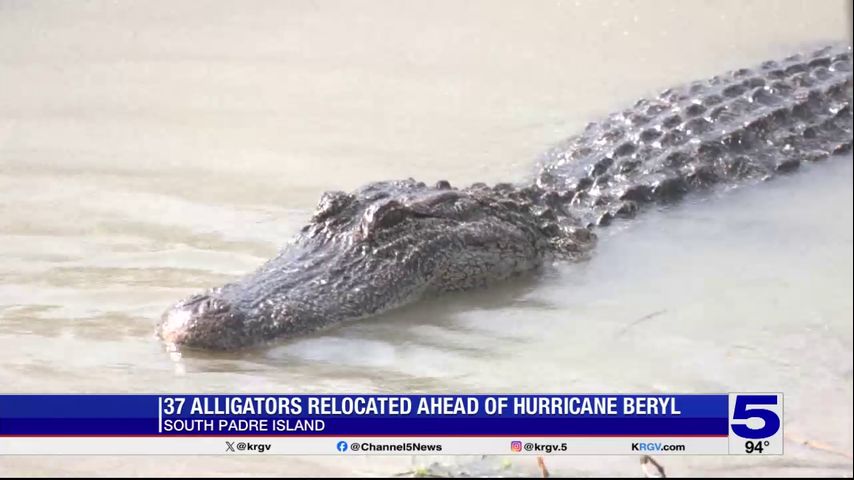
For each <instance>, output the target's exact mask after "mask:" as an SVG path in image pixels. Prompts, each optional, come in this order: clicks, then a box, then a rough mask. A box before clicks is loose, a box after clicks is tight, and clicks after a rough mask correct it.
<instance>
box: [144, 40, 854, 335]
mask: <svg viewBox="0 0 854 480" xmlns="http://www.w3.org/2000/svg"><path fill="white" fill-rule="evenodd" d="M851 100H852V77H851V48H850V47H847V46H846V47H828V48H824V49H821V50H818V51H815V52H812V53H809V54H805V55H796V56H792V57H789V58H786V59H785V60H782V61H779V62H766V63H764V64H762V65H761V66H759V67H757V68H755V69H741V70H736V71H733V72H730V73H728V74H726V75H722V76H718V77H714V78H712V79H710V80H707V81H703V82H694V83H691V84H689V85H686V86H682V87H679V88H673V89H669V90H665V91H664V92H662V93H661V94H660V95H659V96H658V97H656V98H653V99H645V100H641V101H639V102H637V103H636V104H635V105H634V106H633V107H631V108H629V109H627V110H625V111H623V112H620V113H616V114H613V115H611V116H610V117H608V118H607V119H605V120H604V121H602V122H599V123H591V124H590V125H588V126H587V128H586V129H585V130H584V132H582V133H581V134H580V135H578V136H575V137H572V138H570V139H568V140H566V141H565V142H563V143H562V144H561V145H560V146H558V147H556V148H554V149H553V150H551V151H550V152H549V153H547V154H546V155H545V157H544V161H543V162H542V164H541V167H540V171H539V174H538V175H537V177H536V180H535V181H534V182H533V184H530V185H511V184H498V185H495V186H493V187H488V186H486V185H483V184H474V185H471V186H469V187H466V188H461V189H456V188H453V187H451V186H450V185H449V184H448V183H447V182H444V181H440V182H438V183H437V184H436V185H435V186H427V185H425V184H424V183H420V182H416V181H414V180H412V179H410V180H404V181H393V182H377V183H371V184H368V185H366V186H364V187H362V188H360V189H358V190H356V191H354V192H351V193H349V194H348V193H344V192H327V193H325V194H324V195H323V197H322V198H321V201H320V204H319V205H318V208H317V211H316V212H315V214H314V215H313V216H312V218H311V220H310V221H309V223H308V224H307V225H306V226H305V227H303V228H302V230H301V231H300V232H299V233H298V234H297V235H296V237H295V238H294V239H293V240H292V241H291V242H290V244H289V245H288V246H287V247H285V249H284V250H282V252H281V253H280V254H279V255H278V256H276V257H275V258H273V259H271V260H269V261H268V262H267V263H265V264H264V265H262V266H261V267H260V268H259V269H258V270H257V271H255V272H254V273H251V274H249V275H247V276H245V277H243V278H240V279H238V280H236V281H235V282H232V283H229V284H226V285H224V286H221V287H217V288H213V289H210V290H208V291H206V292H203V293H200V294H197V295H193V296H191V297H189V298H187V299H185V300H183V301H181V302H179V303H177V304H175V305H174V306H172V307H171V308H170V309H169V310H167V311H166V312H165V313H164V314H163V317H162V319H161V322H160V324H159V325H158V328H157V332H158V334H159V335H160V336H161V338H163V339H164V340H166V341H168V342H171V343H176V344H181V345H187V346H192V347H201V348H210V349H234V348H240V347H245V346H250V345H253V344H257V343H260V342H263V341H267V340H271V339H274V338H290V337H294V336H298V335H300V334H304V333H307V332H311V331H314V330H317V329H319V328H322V327H326V326H329V325H333V324H336V323H339V322H341V321H345V320H353V319H358V318H364V317H369V316H372V315H376V314H378V313H381V312H383V311H386V310H389V309H392V308H395V307H397V306H400V305H403V304H407V303H412V302H414V301H417V300H418V299H420V298H423V297H425V296H428V295H432V294H438V293H441V292H446V291H454V290H466V289H470V288H475V287H481V286H484V285H488V284H491V283H494V282H498V281H501V280H504V279H506V278H508V277H511V276H514V275H519V274H524V273H528V272H532V271H535V270H537V269H539V268H540V267H541V266H542V265H543V263H544V262H545V261H547V260H548V259H551V258H555V257H559V258H564V259H575V258H579V257H582V256H584V255H586V254H588V252H589V251H590V250H591V249H592V247H593V246H594V245H595V238H596V237H595V233H594V231H595V229H596V228H599V227H600V226H604V225H607V224H609V223H610V222H612V221H613V219H615V218H619V217H623V218H630V217H633V216H635V215H636V214H637V213H638V212H639V211H641V210H643V209H644V207H645V206H646V205H648V204H651V203H653V202H672V201H675V200H678V199H679V198H681V197H683V196H684V195H686V194H689V193H692V192H699V191H703V190H706V189H709V188H711V187H713V186H726V187H733V186H739V185H743V184H747V183H751V182H756V181H759V180H764V179H768V178H771V177H773V176H775V175H777V174H780V173H786V172H791V171H794V170H796V169H797V168H798V167H799V166H800V165H801V164H802V163H804V162H815V161H819V160H822V159H824V158H827V157H828V156H830V155H834V154H840V153H846V152H849V151H850V150H851V144H852V113H851Z"/></svg>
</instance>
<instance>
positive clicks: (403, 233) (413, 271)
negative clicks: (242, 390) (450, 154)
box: [157, 179, 592, 349]
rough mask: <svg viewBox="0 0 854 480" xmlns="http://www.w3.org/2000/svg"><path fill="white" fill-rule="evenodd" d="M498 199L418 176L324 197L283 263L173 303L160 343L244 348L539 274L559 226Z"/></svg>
mask: <svg viewBox="0 0 854 480" xmlns="http://www.w3.org/2000/svg"><path fill="white" fill-rule="evenodd" d="M497 192H498V190H496V189H491V188H488V187H486V186H472V187H469V188H466V189H459V190H458V189H454V188H451V187H450V185H449V184H448V183H447V182H439V183H438V184H437V185H436V186H433V187H428V186H426V185H425V184H424V183H420V182H415V181H414V180H411V179H410V180H404V181H393V182H379V183H371V184H368V185H366V186H364V187H362V188H360V189H358V190H356V191H354V192H351V193H344V192H327V193H325V194H324V195H323V197H322V198H321V200H320V203H319V205H318V207H317V210H316V211H315V213H314V215H313V216H312V218H311V221H310V222H309V223H308V224H307V225H306V226H305V227H303V228H302V230H301V231H300V232H299V234H297V235H296V236H295V238H293V239H292V240H291V241H290V242H289V244H288V245H287V246H286V247H285V248H284V249H283V250H282V251H281V252H280V253H279V254H278V255H277V256H276V257H275V258H273V259H271V260H269V261H268V262H267V263H265V264H264V265H262V266H261V267H260V268H259V269H258V270H257V271H255V272H254V273H252V274H250V275H247V276H245V277H243V278H241V279H238V280H237V281H235V282H233V283H228V284H226V285H224V286H221V287H218V288H213V289H210V290H208V291H206V292H204V293H200V294H197V295H193V296H190V297H189V298H186V299H184V300H183V301H181V302H179V303H177V304H176V305H174V306H172V307H171V308H170V309H169V310H167V311H166V312H165V313H164V314H163V317H162V320H161V322H160V324H159V326H158V329H157V330H158V334H159V335H160V337H161V338H163V339H164V340H166V341H168V342H171V343H176V344H183V345H187V346H195V347H202V348H213V349H231V348H239V347H243V346H248V345H252V344H256V343H259V342H261V341H264V340H269V339H272V338H277V337H291V336H295V335H298V334H301V333H306V332H309V331H313V330H316V329H318V328H321V327H325V326H328V325H331V324H334V323H338V322H341V321H345V320H351V319H357V318H361V317H366V316H370V315H374V314H377V313H380V312H383V311H386V310H388V309H391V308H394V307H397V306H400V305H403V304H406V303H410V302H413V301H415V300H417V299H419V298H421V297H423V296H424V295H426V294H429V293H431V292H441V291H451V290H463V289H468V288H472V287H477V286H480V285H484V284H488V283H490V282H493V281H499V280H502V279H505V278H507V277H509V276H512V275H514V274H517V273H520V272H526V271H530V270H533V269H535V268H537V267H539V266H540V265H541V264H542V261H543V258H544V255H545V254H546V252H547V251H548V250H549V249H550V247H551V245H553V244H554V242H553V240H554V237H555V235H556V232H555V223H554V222H553V221H549V220H548V219H546V220H545V221H544V219H543V217H544V216H545V217H548V215H543V214H542V211H539V212H538V211H537V210H536V208H535V207H532V205H531V202H530V201H528V200H526V199H524V198H521V197H519V196H516V197H515V199H514V198H510V197H508V196H507V195H506V194H499V193H497ZM505 193H506V192H505ZM537 213H540V215H538V214H537ZM585 233H588V232H586V231H584V232H582V231H577V232H576V239H575V245H576V246H578V245H582V244H584V242H589V241H591V240H592V238H590V237H585V235H584V234H585Z"/></svg>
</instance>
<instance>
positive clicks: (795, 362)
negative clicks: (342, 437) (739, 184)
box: [0, 1, 854, 476]
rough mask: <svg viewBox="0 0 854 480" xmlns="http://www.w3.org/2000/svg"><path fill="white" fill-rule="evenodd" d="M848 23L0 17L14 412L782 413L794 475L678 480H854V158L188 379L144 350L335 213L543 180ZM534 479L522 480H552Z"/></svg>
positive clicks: (279, 463) (783, 19)
mask: <svg viewBox="0 0 854 480" xmlns="http://www.w3.org/2000/svg"><path fill="white" fill-rule="evenodd" d="M843 12H844V4H843V3H841V2H821V3H816V2H807V1H803V2H801V1H786V2H775V3H770V2H745V1H730V2H714V4H712V3H711V2H704V3H699V2H697V3H691V4H690V5H687V4H686V2H639V3H630V2H560V1H555V2H537V3H536V5H531V6H524V5H522V4H521V3H520V4H509V5H498V4H497V2H495V3H493V2H464V3H463V2H440V3H438V4H437V3H432V2H431V3H430V5H429V6H428V5H427V4H426V3H424V4H408V5H403V4H402V3H397V2H379V1H370V2H359V3H350V2H342V3H337V2H319V3H316V2H307V1H306V2H286V3H285V2H283V3H273V2H269V3H265V2H257V3H256V2H252V3H245V2H241V3H240V4H239V7H238V4H237V3H226V2H181V3H180V4H172V3H170V2H162V3H160V2H145V3H144V4H143V3H130V2H127V3H121V2H119V3H107V2H92V3H85V4H77V5H71V4H66V3H59V2H56V3H51V2H38V3H26V2H9V1H0V44H2V45H4V48H2V49H0V389H2V391H4V392H169V391H178V392H234V393H240V392H259V393H260V392H277V393H288V392H320V391H323V392H353V391H356V392H416V391H418V392H435V393H440V392H585V391H586V392H596V391H601V392H634V391H637V392H647V391H668V392H726V391H739V390H752V391H761V390H770V391H783V392H784V393H785V395H786V425H785V428H786V433H787V435H789V441H788V442H787V444H786V456H784V457H779V458H769V459H764V460H757V459H731V458H703V457H695V458H694V457H692V458H672V459H667V460H666V461H665V465H666V466H667V467H668V469H669V470H668V471H669V473H671V474H676V475H678V474H683V475H686V474H706V475H730V474H733V475H734V474H760V473H761V474H765V473H769V474H770V473H775V474H783V475H803V474H813V473H821V474H830V475H851V473H852V461H851V458H850V454H851V451H852V443H854V442H852V429H854V423H853V422H852V403H854V401H852V359H851V358H852V323H851V320H850V319H851V318H852V294H851V292H852V233H851V232H852V210H854V208H852V159H851V156H850V155H848V156H844V157H838V158H833V159H831V160H829V161H827V162H823V163H821V164H816V165H810V166H809V167H808V168H804V169H802V171H801V172H798V173H797V174H795V175H792V176H788V177H785V178H780V179H778V180H775V181H773V182H769V183H766V184H763V185H758V186H755V187H752V188H749V189H743V190H738V191H730V192H722V193H719V194H716V195H714V196H710V197H704V198H693V199H691V200H689V201H687V202H685V203H683V204H682V205H680V206H678V207H676V208H671V209H668V210H666V211H656V212H650V213H649V214H646V215H644V216H643V217H642V218H639V219H638V220H637V221H634V222H631V223H623V224H619V225H616V226H615V227H613V228H610V229H609V230H607V231H605V232H603V234H602V238H601V241H600V243H599V246H598V247H597V250H596V253H595V255H594V256H593V258H592V259H591V260H590V261H589V262H585V263H582V264H574V265H567V264H559V265H555V266H552V267H550V268H548V269H547V270H546V271H545V272H544V273H543V274H541V275H539V276H537V277H536V278H531V279H524V280H519V281H514V282H510V283H508V284H506V285H502V286H500V287H498V288H495V289H491V290H489V291H478V292H468V293H465V294H460V295H452V296H447V297H444V298H442V299H439V300H436V301H431V302H425V303H422V304H419V305H415V306H412V307H407V308H404V309H401V310H398V311H395V312H392V313H389V314H387V315H384V316H382V317H379V318H376V319H371V320H367V321H361V322H356V323H351V324H347V325H342V326H339V327H336V328H333V329H330V330H328V331H325V332H322V333H320V334H317V335H313V336H311V337H308V338H304V339H300V340H295V341H291V342H284V343H279V344H276V345H273V346H271V347H269V348H264V349H258V350H254V351H251V352H244V353H241V354H201V353H187V354H184V355H179V354H175V353H172V352H169V351H167V349H166V348H165V347H164V346H163V345H161V344H160V343H159V342H158V341H157V340H156V339H155V338H154V337H153V335H152V333H153V325H154V323H155V322H156V319H157V318H158V317H159V315H160V313H161V312H162V311H163V310H164V309H165V308H166V306H168V305H169V304H170V303H172V302H173V301H175V300H176V299H178V298H181V297H183V296H184V295H186V294H188V293H191V292H193V291H196V290H198V289H201V288H205V287H207V286H211V285H215V284H219V283H222V282H225V281H227V280H229V279H231V278H234V277H235V276H237V275H240V274H242V273H246V272H248V271H250V270H252V269H254V268H255V267H256V266H257V265H259V264H260V263H261V262H263V261H264V260H266V259H267V258H269V257H270V256H271V255H272V254H274V253H275V251H276V250H277V248H278V247H279V246H280V245H282V244H283V243H284V241H285V240H286V239H287V238H288V237H290V236H291V235H292V234H293V233H294V232H295V231H296V230H297V228H298V227H299V226H300V225H301V224H302V223H303V222H304V221H305V220H306V219H307V218H308V216H309V215H310V212H311V210H312V209H313V207H314V203H315V202H316V200H317V198H318V197H319V195H320V193H321V192H322V191H323V190H330V189H351V188H354V187H356V186H358V185H360V184H363V183H365V182H368V181H373V180H380V179H389V178H401V177H409V176H412V177H415V178H418V179H419V180H423V181H427V182H431V181H435V180H437V179H440V178H447V179H449V180H450V181H451V182H452V183H454V184H466V183H471V182H475V181H485V182H495V181H506V180H511V181H512V180H517V179H521V178H524V177H525V176H527V175H530V174H531V173H532V167H533V164H534V159H535V158H536V156H537V155H538V154H539V153H540V152H542V151H544V150H546V149H547V148H548V147H549V146H550V145H552V144H554V143H556V142H557V141H558V140H560V139H562V138H563V137H565V136H567V135H570V134H572V133H573V132H574V131H577V130H578V129H579V128H580V127H581V126H583V125H584V124H585V123H586V122H587V121H589V120H594V119H595V118H596V117H598V116H601V115H603V114H606V113H608V112H609V111H611V110H614V109H617V108H622V107H623V106H625V105H627V104H630V103H632V102H633V101H634V100H636V99H637V98H640V97H641V96H644V95H648V94H650V93H653V92H655V91H658V90H660V89H662V88H664V87H667V86H669V85H671V84H675V83H679V82H684V81H689V80H693V79H698V78H703V77H705V76H710V75H714V74H716V73H720V72H722V71H724V70H727V69H731V68H737V67H741V66H747V65H751V64H754V63H757V62H759V61H762V60H765V59H768V58H776V57H780V56H785V55H787V54H789V53H792V52H793V51H797V50H799V49H801V48H808V47H812V46H815V45H819V44H822V43H825V42H831V41H838V40H839V39H842V38H845V32H846V29H847V25H846V21H845V18H844V16H843ZM817 405H818V407H816V406H817ZM817 412H820V413H817ZM800 439H807V440H811V441H814V442H819V443H821V444H823V445H826V446H827V447H828V448H830V449H832V450H835V451H838V452H842V453H847V454H848V455H849V456H848V457H845V456H844V455H838V454H835V453H832V452H827V451H823V450H818V449H815V448H808V447H804V446H802V445H799V444H798V443H799V442H800ZM445 460H447V459H445ZM458 460H459V461H462V460H460V459H458ZM420 461H422V460H419V462H420ZM549 462H550V465H551V467H550V468H551V469H552V471H553V473H555V474H566V475H592V474H611V475H621V476H624V475H637V474H639V469H638V465H637V460H636V459H635V458H634V457H619V458H616V459H613V460H612V459H609V460H608V461H607V462H602V461H601V459H599V458H585V457H566V458H553V459H549ZM514 463H515V464H514V465H513V468H512V469H511V470H510V471H508V473H530V472H534V465H533V461H531V462H530V463H528V462H526V461H524V460H518V459H516V460H514ZM603 463H604V464H603ZM410 467H411V465H410V460H409V459H399V458H381V457H372V458H360V457H355V458H325V457H315V458H311V457H309V458H292V457H275V458H267V459H264V460H261V459H258V458H246V457H240V458H238V457H214V458H183V457H182V458H181V459H167V460H163V459H161V458H156V457H146V458H131V459H128V458H109V457H88V458H75V457H65V458H56V457H52V458H49V459H44V458H42V459H39V458H22V457H18V458H3V459H0V474H4V473H17V474H39V475H60V474H77V475H106V474H124V475H152V474H189V473H200V474H247V475H261V474H276V475H282V474H284V475H288V474H291V475H297V474H308V475H311V474H333V475H335V474H357V475H358V474H365V473H380V474H388V473H394V472H399V471H404V470H407V469H409V468H410Z"/></svg>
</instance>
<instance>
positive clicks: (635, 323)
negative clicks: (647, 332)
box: [614, 310, 667, 338]
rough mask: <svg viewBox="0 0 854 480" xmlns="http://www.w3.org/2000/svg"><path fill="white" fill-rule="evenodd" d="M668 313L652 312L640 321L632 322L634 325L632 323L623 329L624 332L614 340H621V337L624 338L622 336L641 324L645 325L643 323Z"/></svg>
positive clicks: (618, 333) (621, 331)
mask: <svg viewBox="0 0 854 480" xmlns="http://www.w3.org/2000/svg"><path fill="white" fill-rule="evenodd" d="M666 311H667V310H658V311H655V312H652V313H648V314H646V315H644V316H642V317H640V318H639V319H637V320H635V321H634V322H632V323H630V324H628V325H626V326H625V327H623V328H622V330H620V331H619V332H617V334H616V335H614V338H620V337H622V336H623V335H624V334H625V333H626V332H628V331H629V330H631V329H633V328H635V327H637V326H638V325H640V324H641V323H643V322H646V321H647V320H651V319H653V318H655V317H657V316H659V315H661V314H662V313H664V312H666Z"/></svg>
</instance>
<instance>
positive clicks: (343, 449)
mask: <svg viewBox="0 0 854 480" xmlns="http://www.w3.org/2000/svg"><path fill="white" fill-rule="evenodd" d="M336 448H338V451H339V452H346V451H347V442H345V441H344V440H341V441H340V442H338V446H337V447H336Z"/></svg>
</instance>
